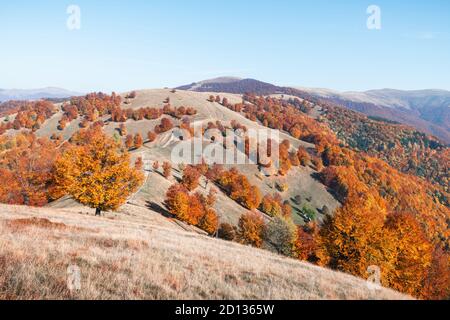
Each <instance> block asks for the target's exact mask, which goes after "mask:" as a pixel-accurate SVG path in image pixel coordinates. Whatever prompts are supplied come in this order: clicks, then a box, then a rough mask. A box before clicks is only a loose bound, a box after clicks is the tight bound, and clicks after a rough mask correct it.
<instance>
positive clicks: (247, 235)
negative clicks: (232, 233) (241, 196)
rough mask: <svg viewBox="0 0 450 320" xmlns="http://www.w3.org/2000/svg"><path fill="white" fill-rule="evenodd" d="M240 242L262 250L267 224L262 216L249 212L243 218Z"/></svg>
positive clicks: (240, 223) (239, 232) (239, 236)
mask: <svg viewBox="0 0 450 320" xmlns="http://www.w3.org/2000/svg"><path fill="white" fill-rule="evenodd" d="M238 228H239V229H238V239H239V242H240V243H242V244H246V245H252V246H254V247H257V248H261V246H262V244H263V236H264V231H265V228H266V226H265V223H264V219H263V217H262V216H261V214H259V213H257V212H248V213H245V214H243V215H242V216H241V218H240V219H239V225H238Z"/></svg>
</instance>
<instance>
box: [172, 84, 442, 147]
mask: <svg viewBox="0 0 450 320" xmlns="http://www.w3.org/2000/svg"><path fill="white" fill-rule="evenodd" d="M179 89H182V90H192V91H197V92H205V91H212V92H230V93H237V94H244V93H250V92H251V93H256V94H260V95H269V94H279V93H282V94H285V95H294V96H298V97H302V98H305V99H309V100H315V101H324V102H327V103H333V104H336V105H341V106H345V107H347V108H349V109H352V110H355V111H358V112H362V113H364V114H366V115H368V116H374V117H380V118H384V119H387V120H391V121H396V122H400V123H402V124H406V125H409V126H412V127H414V128H416V129H417V130H419V131H422V132H425V133H427V134H432V135H435V136H437V137H438V138H440V139H442V141H443V142H445V143H447V144H449V143H450V92H449V91H445V90H417V91H401V90H393V89H382V90H371V91H366V92H339V91H335V90H330V89H316V88H306V87H295V88H291V87H280V86H276V85H273V84H269V83H265V82H261V81H258V80H254V79H240V78H232V77H230V78H217V79H211V80H206V81H200V82H198V83H193V84H191V85H185V86H181V87H179Z"/></svg>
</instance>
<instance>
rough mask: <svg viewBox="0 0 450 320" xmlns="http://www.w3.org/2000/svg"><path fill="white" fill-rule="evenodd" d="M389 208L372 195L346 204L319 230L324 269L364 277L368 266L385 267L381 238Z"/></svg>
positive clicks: (320, 254)
mask: <svg viewBox="0 0 450 320" xmlns="http://www.w3.org/2000/svg"><path fill="white" fill-rule="evenodd" d="M386 215H387V213H386V207H385V206H384V205H383V202H382V201H380V200H379V199H376V198H374V197H373V196H372V195H371V194H366V195H364V196H362V197H361V198H358V199H354V200H352V201H349V202H347V204H346V205H344V206H343V207H342V208H339V209H337V210H336V213H335V216H334V217H332V218H331V217H328V218H327V219H326V221H325V223H324V225H323V227H322V228H321V230H320V240H319V241H320V244H321V246H320V250H319V252H318V253H319V257H320V259H321V261H320V263H321V264H322V265H328V266H330V267H332V268H334V269H337V270H340V271H344V272H348V273H351V274H353V275H356V276H359V277H365V276H366V274H367V269H368V267H369V266H372V265H377V266H380V267H381V266H382V261H383V259H382V252H380V250H379V248H380V247H381V242H380V241H381V238H382V233H383V225H384V220H385V218H386Z"/></svg>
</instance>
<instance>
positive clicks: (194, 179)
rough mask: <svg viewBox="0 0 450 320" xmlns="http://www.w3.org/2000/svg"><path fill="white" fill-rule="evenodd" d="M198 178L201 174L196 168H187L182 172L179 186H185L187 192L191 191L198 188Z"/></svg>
mask: <svg viewBox="0 0 450 320" xmlns="http://www.w3.org/2000/svg"><path fill="white" fill-rule="evenodd" d="M200 177H201V174H200V172H199V171H198V170H197V169H196V168H194V167H192V166H187V167H186V168H185V169H184V171H183V177H182V179H181V184H182V185H183V186H185V187H186V188H187V189H188V190H189V191H192V190H194V189H196V188H197V187H198V185H199V181H200Z"/></svg>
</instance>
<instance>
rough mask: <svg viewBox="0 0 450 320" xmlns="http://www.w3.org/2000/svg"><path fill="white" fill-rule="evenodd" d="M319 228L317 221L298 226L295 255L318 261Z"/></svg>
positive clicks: (310, 260)
mask: <svg viewBox="0 0 450 320" xmlns="http://www.w3.org/2000/svg"><path fill="white" fill-rule="evenodd" d="M318 232H319V228H318V227H317V225H316V224H315V223H310V224H309V225H306V226H304V227H301V226H299V227H297V238H296V241H295V243H294V250H295V256H296V257H297V258H298V259H299V260H302V261H308V262H311V263H317V261H318V257H317V251H318V240H317V239H318V236H317V234H318Z"/></svg>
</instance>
